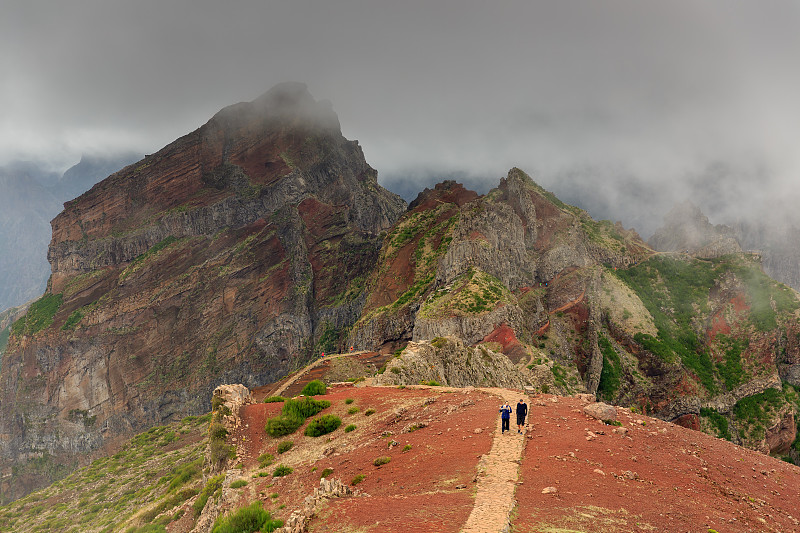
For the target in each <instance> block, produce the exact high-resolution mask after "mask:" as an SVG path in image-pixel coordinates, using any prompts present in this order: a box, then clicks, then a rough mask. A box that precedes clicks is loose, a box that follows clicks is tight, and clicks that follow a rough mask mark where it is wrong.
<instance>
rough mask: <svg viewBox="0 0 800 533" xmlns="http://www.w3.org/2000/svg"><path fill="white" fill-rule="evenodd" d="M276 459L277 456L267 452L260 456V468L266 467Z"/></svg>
mask: <svg viewBox="0 0 800 533" xmlns="http://www.w3.org/2000/svg"><path fill="white" fill-rule="evenodd" d="M273 461H275V457H273V455H272V454H271V453H265V454H262V455H259V456H258V466H259V468H266V467H268V466H269V465H271V464H272V462H273Z"/></svg>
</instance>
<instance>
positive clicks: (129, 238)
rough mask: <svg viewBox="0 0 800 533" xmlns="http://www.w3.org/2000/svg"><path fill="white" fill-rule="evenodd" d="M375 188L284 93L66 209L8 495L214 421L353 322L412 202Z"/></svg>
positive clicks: (349, 147) (11, 443)
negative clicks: (236, 397)
mask: <svg viewBox="0 0 800 533" xmlns="http://www.w3.org/2000/svg"><path fill="white" fill-rule="evenodd" d="M376 177H377V173H376V171H375V170H374V169H372V168H371V167H370V166H369V165H367V163H366V162H365V161H364V157H363V153H362V151H361V148H360V147H359V146H358V143H357V142H355V141H348V140H346V139H345V138H344V137H343V136H342V135H341V132H340V129H339V123H338V119H337V117H336V115H335V113H333V111H332V110H331V107H330V105H329V104H326V103H320V102H316V101H315V100H314V99H313V98H312V97H311V96H310V95H309V93H308V92H307V90H306V88H305V86H303V85H300V84H284V85H280V86H277V87H275V88H274V89H272V90H271V91H269V92H268V93H266V94H265V95H264V96H262V97H261V98H259V99H257V100H255V101H254V102H250V103H243V104H237V105H234V106H231V107H229V108H226V109H224V110H222V111H220V112H219V113H218V114H217V115H216V116H214V117H213V118H212V119H211V120H210V121H209V122H208V123H207V124H205V125H204V126H202V127H201V128H199V129H198V130H196V131H194V132H192V133H190V134H188V135H186V136H184V137H182V138H180V139H178V140H177V141H175V142H174V143H172V144H170V145H168V146H166V147H165V148H163V149H162V150H160V151H158V152H157V153H155V154H153V155H150V156H147V157H145V158H144V159H143V160H142V161H139V162H138V163H135V164H133V165H130V166H128V167H126V168H124V169H122V170H121V171H119V172H117V173H115V174H113V175H111V176H109V177H108V178H107V179H106V180H104V181H103V182H101V183H99V184H98V185H96V186H95V187H93V188H92V189H91V190H90V191H88V192H87V193H85V194H83V195H82V196H80V197H79V198H77V199H75V200H73V201H71V202H68V203H67V204H66V205H65V209H64V211H63V212H62V213H61V214H60V215H59V216H58V217H56V218H55V220H53V223H52V226H53V237H52V242H51V245H50V250H49V253H48V257H49V259H50V263H51V266H52V275H51V278H50V282H49V285H48V291H47V294H46V295H45V297H43V298H42V299H41V300H40V301H39V302H37V304H34V306H32V311H29V312H28V314H27V315H26V316H25V317H24V318H23V319H22V320H20V321H18V322H17V323H15V326H14V328H13V333H12V336H11V339H10V343H9V347H8V351H7V353H6V355H5V356H4V358H3V365H2V374H1V375H0V380H1V381H0V408H1V409H2V411H1V412H0V462H2V467H3V470H2V472H3V476H4V478H3V483H2V486H1V487H0V490H2V497H3V498H5V499H8V498H12V497H15V496H17V495H19V494H21V493H23V492H24V491H26V490H27V489H29V488H30V487H33V486H36V485H37V484H39V483H41V482H44V481H46V479H47V478H50V477H52V476H54V475H57V474H58V473H59V472H60V471H64V470H65V469H68V468H71V467H72V465H74V464H75V463H76V461H78V458H81V460H85V458H88V457H91V454H92V453H99V452H100V450H101V449H113V447H114V446H115V445H116V443H117V442H120V439H121V438H123V437H124V436H126V435H130V434H131V433H133V432H136V431H139V430H141V429H143V428H146V427H149V426H152V425H154V424H162V423H164V422H167V421H169V420H174V419H176V418H180V417H183V416H186V415H188V414H198V413H201V412H205V411H207V410H208V408H209V403H208V402H209V400H208V398H209V397H210V392H211V390H213V388H214V387H215V386H216V385H219V384H221V383H225V382H241V383H244V384H246V385H248V386H255V385H261V384H264V383H268V382H270V381H273V380H275V379H277V378H278V377H280V376H283V375H285V374H286V373H287V372H289V371H290V370H291V369H293V368H297V367H298V366H300V365H302V364H303V363H304V361H306V360H307V359H308V358H310V357H311V356H312V355H313V354H314V352H315V346H316V345H317V344H318V343H325V342H330V339H331V338H335V337H336V334H337V333H336V332H338V331H339V330H340V329H342V328H346V327H347V326H348V325H349V324H351V323H352V322H354V321H355V319H356V318H357V317H358V316H359V314H360V311H361V307H362V305H363V302H364V300H363V297H361V296H360V295H361V292H362V286H363V281H364V279H365V277H366V275H367V273H368V272H369V270H370V269H371V268H372V267H373V266H374V263H375V260H376V258H377V254H378V251H379V249H380V239H379V234H380V232H382V231H384V230H386V229H388V228H389V227H390V226H391V224H392V223H393V222H394V220H395V219H396V218H397V217H398V216H399V215H400V214H401V213H402V211H403V210H404V209H405V203H404V202H403V201H402V200H401V199H400V198H399V197H397V196H396V195H393V194H391V193H389V192H388V191H386V190H384V189H383V188H381V187H380V186H379V185H378V184H377V180H376ZM12 465H16V468H15V469H14V471H13V472H14V474H15V475H13V476H12V475H11V474H12V469H11V466H12ZM60 465H64V466H60Z"/></svg>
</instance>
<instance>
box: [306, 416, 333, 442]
mask: <svg viewBox="0 0 800 533" xmlns="http://www.w3.org/2000/svg"><path fill="white" fill-rule="evenodd" d="M341 425H342V419H341V418H339V417H338V416H336V415H322V416H321V417H319V418H315V419H314V420H312V421H311V422H310V423H309V424H308V426H307V427H306V431H305V434H306V436H308V437H320V436H322V435H327V434H328V433H330V432H332V431H335V430H336V429H337V428H338V427H339V426H341Z"/></svg>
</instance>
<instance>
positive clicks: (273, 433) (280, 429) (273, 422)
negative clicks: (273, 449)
mask: <svg viewBox="0 0 800 533" xmlns="http://www.w3.org/2000/svg"><path fill="white" fill-rule="evenodd" d="M303 422H304V419H303V418H300V417H297V416H284V415H280V416H276V417H274V418H270V419H269V420H267V424H266V426H265V430H266V432H267V434H268V435H269V436H270V437H276V438H277V437H283V436H285V435H289V434H291V433H294V432H295V431H297V428H299V427H300V426H302V425H303Z"/></svg>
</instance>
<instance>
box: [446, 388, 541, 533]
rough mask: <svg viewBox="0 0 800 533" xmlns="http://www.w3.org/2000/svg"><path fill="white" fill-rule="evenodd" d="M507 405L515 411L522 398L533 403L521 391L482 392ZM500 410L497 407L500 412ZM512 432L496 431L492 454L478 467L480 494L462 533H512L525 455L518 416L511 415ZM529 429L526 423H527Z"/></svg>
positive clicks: (498, 428) (493, 389) (488, 389)
mask: <svg viewBox="0 0 800 533" xmlns="http://www.w3.org/2000/svg"><path fill="white" fill-rule="evenodd" d="M481 390H484V391H486V392H489V393H492V394H495V395H497V396H499V397H500V399H501V401H502V402H508V404H509V405H511V407H512V409H513V408H514V406H516V404H517V401H518V400H519V399H520V398H524V399H525V401H526V403H527V404H528V406H530V399H529V398H528V397H527V395H526V394H523V393H521V392H519V391H513V390H509V389H497V388H481ZM499 409H500V406H499V405H498V410H499ZM510 425H511V431H510V432H508V433H506V434H505V435H503V434H502V432H501V429H500V425H499V424H498V426H497V427H496V428H495V432H494V442H493V443H492V448H491V450H489V453H488V454H487V455H486V456H485V457H484V458H483V459H482V464H479V466H478V469H479V474H478V483H477V484H478V491H477V493H476V494H475V506H474V507H473V509H472V512H471V513H470V515H469V518H467V521H466V523H465V524H464V527H463V528H461V533H503V532H507V531H509V528H510V524H509V518H510V516H511V511H512V510H513V509H514V505H515V503H516V501H515V500H514V491H515V490H516V487H517V481H518V480H519V465H520V461H521V460H522V455H523V452H524V451H525V442H526V441H527V439H526V438H525V434H524V431H526V429H523V434H522V435H520V434H519V433H517V426H516V416H515V415H514V414H512V415H511V424H510ZM526 428H527V419H526Z"/></svg>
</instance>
